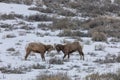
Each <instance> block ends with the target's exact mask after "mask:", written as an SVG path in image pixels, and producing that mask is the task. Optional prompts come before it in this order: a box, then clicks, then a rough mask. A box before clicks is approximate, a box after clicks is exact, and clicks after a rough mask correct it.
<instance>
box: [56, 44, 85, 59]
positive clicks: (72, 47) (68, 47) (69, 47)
mask: <svg viewBox="0 0 120 80" xmlns="http://www.w3.org/2000/svg"><path fill="white" fill-rule="evenodd" d="M55 48H56V50H57V52H60V51H62V52H63V53H64V56H63V59H64V58H65V57H66V55H68V59H69V57H70V54H71V53H73V52H75V51H78V52H79V54H80V56H81V58H83V60H84V53H83V51H82V47H81V46H80V44H79V42H73V43H68V44H65V45H62V44H57V45H56V46H55Z"/></svg>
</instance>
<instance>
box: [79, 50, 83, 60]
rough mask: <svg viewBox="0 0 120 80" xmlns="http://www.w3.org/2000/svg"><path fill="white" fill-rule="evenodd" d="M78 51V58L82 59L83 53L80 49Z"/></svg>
mask: <svg viewBox="0 0 120 80" xmlns="http://www.w3.org/2000/svg"><path fill="white" fill-rule="evenodd" d="M78 52H79V55H80V59H83V60H84V53H83V52H82V51H81V50H79V51H78Z"/></svg>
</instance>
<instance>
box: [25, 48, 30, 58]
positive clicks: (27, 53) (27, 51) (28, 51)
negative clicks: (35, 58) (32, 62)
mask: <svg viewBox="0 0 120 80" xmlns="http://www.w3.org/2000/svg"><path fill="white" fill-rule="evenodd" d="M30 52H31V50H29V49H28V48H27V49H26V55H25V60H27V57H28V55H29V54H30Z"/></svg>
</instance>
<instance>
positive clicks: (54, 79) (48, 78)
mask: <svg viewBox="0 0 120 80" xmlns="http://www.w3.org/2000/svg"><path fill="white" fill-rule="evenodd" d="M36 80H72V79H71V78H70V77H69V76H68V75H67V74H65V73H57V74H52V75H46V74H42V75H41V74H40V75H39V76H37V78H36Z"/></svg>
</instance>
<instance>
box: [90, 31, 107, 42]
mask: <svg viewBox="0 0 120 80" xmlns="http://www.w3.org/2000/svg"><path fill="white" fill-rule="evenodd" d="M92 40H93V41H107V36H106V34H105V33H103V32H94V33H92Z"/></svg>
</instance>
